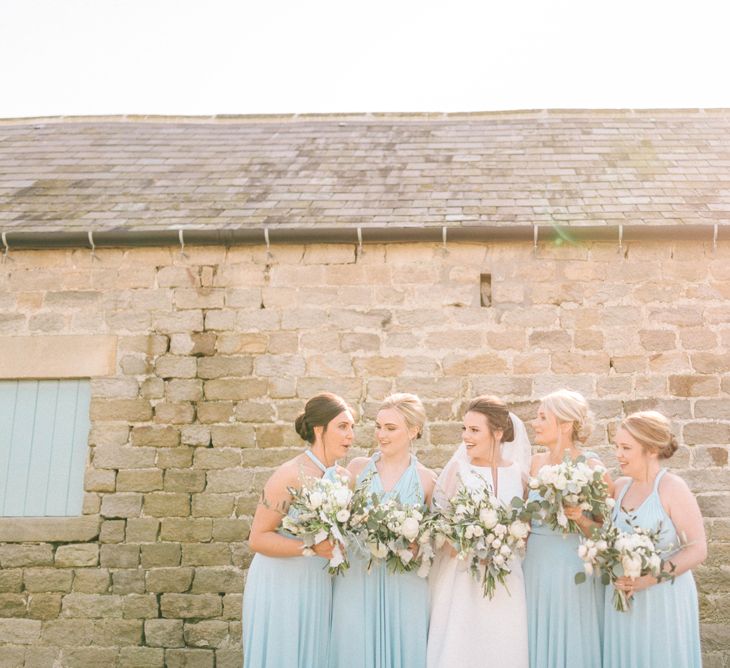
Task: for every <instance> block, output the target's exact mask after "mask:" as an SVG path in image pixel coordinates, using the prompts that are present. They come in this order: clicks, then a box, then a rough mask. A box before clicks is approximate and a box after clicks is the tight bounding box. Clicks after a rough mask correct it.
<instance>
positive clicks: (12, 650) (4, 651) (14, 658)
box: [0, 645, 52, 668]
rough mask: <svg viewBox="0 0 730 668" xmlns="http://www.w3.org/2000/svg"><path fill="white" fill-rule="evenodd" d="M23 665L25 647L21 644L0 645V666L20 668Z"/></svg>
mask: <svg viewBox="0 0 730 668" xmlns="http://www.w3.org/2000/svg"><path fill="white" fill-rule="evenodd" d="M51 660H52V659H51ZM25 665H26V663H25V647H23V646H22V645H19V646H11V645H5V646H3V647H0V666H2V667H3V668H22V667H23V666H25Z"/></svg>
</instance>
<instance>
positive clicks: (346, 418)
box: [314, 411, 355, 462]
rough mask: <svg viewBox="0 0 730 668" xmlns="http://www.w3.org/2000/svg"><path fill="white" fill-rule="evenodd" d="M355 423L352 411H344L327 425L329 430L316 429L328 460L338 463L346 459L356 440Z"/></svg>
mask: <svg viewBox="0 0 730 668" xmlns="http://www.w3.org/2000/svg"><path fill="white" fill-rule="evenodd" d="M354 428H355V421H354V420H353V419H352V413H350V411H342V412H341V413H340V414H339V415H336V416H335V417H334V418H332V419H331V420H330V421H329V422H328V423H327V428H326V429H325V428H324V427H315V428H314V429H315V434H317V436H318V437H319V438H320V439H321V441H322V445H323V446H324V452H325V456H326V458H327V460H329V461H330V462H333V461H336V460H338V459H341V458H342V457H345V456H346V455H347V451H348V450H349V449H350V446H351V445H352V441H353V439H354V438H355V433H354V431H353V429H354Z"/></svg>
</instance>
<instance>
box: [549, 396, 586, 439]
mask: <svg viewBox="0 0 730 668" xmlns="http://www.w3.org/2000/svg"><path fill="white" fill-rule="evenodd" d="M542 405H543V407H544V408H545V410H546V411H549V412H550V413H552V414H553V415H554V416H555V417H556V418H557V419H558V422H572V423H573V431H572V434H571V435H572V439H573V441H574V442H575V441H577V442H578V443H585V442H586V441H587V440H588V438H589V436H590V435H591V433H593V414H592V413H591V410H590V408H589V407H588V402H587V401H586V399H585V397H584V396H583V395H582V394H581V393H580V392H574V391H573V390H557V391H556V392H551V393H550V394H548V395H547V396H546V397H543V399H542Z"/></svg>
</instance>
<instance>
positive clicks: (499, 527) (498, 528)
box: [494, 524, 507, 538]
mask: <svg viewBox="0 0 730 668" xmlns="http://www.w3.org/2000/svg"><path fill="white" fill-rule="evenodd" d="M494 533H496V534H497V535H498V536H499V537H500V538H502V537H503V536H504V534H506V533H507V527H506V526H505V525H504V524H498V525H497V526H496V527H494Z"/></svg>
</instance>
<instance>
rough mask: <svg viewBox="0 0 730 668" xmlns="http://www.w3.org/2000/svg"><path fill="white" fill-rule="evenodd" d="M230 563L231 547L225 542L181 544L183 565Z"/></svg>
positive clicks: (222, 564) (221, 564) (223, 564)
mask: <svg viewBox="0 0 730 668" xmlns="http://www.w3.org/2000/svg"><path fill="white" fill-rule="evenodd" d="M230 563H231V548H230V547H229V546H228V545H227V544H225V543H209V544H202V545H201V544H197V543H187V544H183V546H182V564H183V565H184V566H228V565H230ZM199 571H200V569H198V570H197V571H196V573H197V572H199Z"/></svg>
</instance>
